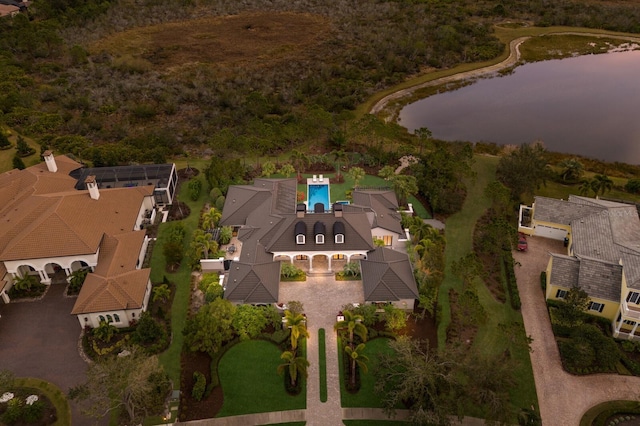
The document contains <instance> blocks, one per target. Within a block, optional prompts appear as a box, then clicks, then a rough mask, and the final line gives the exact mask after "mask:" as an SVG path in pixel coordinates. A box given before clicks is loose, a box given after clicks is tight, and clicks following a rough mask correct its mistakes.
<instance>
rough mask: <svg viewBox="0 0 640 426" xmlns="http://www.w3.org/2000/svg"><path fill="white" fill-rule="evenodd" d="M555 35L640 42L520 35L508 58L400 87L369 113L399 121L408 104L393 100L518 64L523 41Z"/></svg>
mask: <svg viewBox="0 0 640 426" xmlns="http://www.w3.org/2000/svg"><path fill="white" fill-rule="evenodd" d="M554 35H578V36H585V37H596V38H613V39H618V40H626V41H630V42H636V43H640V36H633V35H629V36H625V35H620V34H607V33H588V32H578V31H558V32H554V31H550V32H548V33H544V34H538V35H527V36H520V37H517V38H514V39H511V40H510V41H509V43H508V46H509V54H508V56H507V58H506V59H503V60H502V61H500V62H497V63H495V64H492V65H488V66H485V67H480V68H476V69H472V70H469V71H460V72H457V73H454V74H451V75H447V76H443V77H439V78H435V79H433V80H429V81H426V82H423V83H417V84H415V85H413V86H410V87H407V88H403V89H398V90H396V91H394V92H392V93H390V94H388V95H386V96H384V97H383V98H381V99H380V100H378V101H376V102H375V103H374V104H373V106H372V107H371V108H370V109H369V111H368V114H374V115H378V114H380V113H382V112H384V111H387V112H389V114H388V115H387V116H386V117H384V121H385V122H386V123H389V122H391V121H397V119H398V115H399V113H400V110H402V108H403V107H404V106H406V104H401V105H402V106H401V107H400V108H398V109H397V110H389V109H388V107H389V104H390V103H391V102H393V101H398V100H401V99H403V98H406V97H409V96H412V95H413V94H414V93H415V92H416V91H417V90H420V89H424V88H427V87H434V86H439V85H442V84H447V83H453V82H459V81H463V80H468V79H472V78H477V77H481V76H484V75H487V74H491V73H494V72H498V71H501V70H504V69H506V68H509V67H512V66H514V65H517V64H518V62H519V61H520V56H521V55H520V49H519V48H520V45H521V44H522V43H524V42H525V41H527V40H529V39H531V38H533V37H541V36H554ZM405 84H406V82H405ZM420 99H424V98H420ZM407 104H408V103H407Z"/></svg>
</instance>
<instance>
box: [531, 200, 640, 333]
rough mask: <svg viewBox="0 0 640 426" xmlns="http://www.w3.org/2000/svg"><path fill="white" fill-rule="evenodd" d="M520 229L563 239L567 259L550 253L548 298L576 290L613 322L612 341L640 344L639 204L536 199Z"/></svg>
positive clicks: (593, 309)
mask: <svg viewBox="0 0 640 426" xmlns="http://www.w3.org/2000/svg"><path fill="white" fill-rule="evenodd" d="M519 230H520V231H521V232H525V233H527V234H529V235H539V236H543V237H547V238H554V239H558V240H564V242H565V246H566V247H567V253H566V254H551V255H550V259H549V264H548V267H547V289H546V298H547V299H563V298H564V297H565V296H566V294H567V291H569V289H571V288H572V287H579V288H581V289H582V290H584V291H585V292H586V293H587V294H588V295H589V297H590V302H589V306H588V310H589V312H590V313H592V314H594V315H598V316H602V317H605V318H607V319H609V320H610V321H611V327H612V330H613V335H614V337H619V338H628V339H634V340H640V329H639V328H638V325H639V324H640V219H639V218H638V210H637V208H636V206H635V205H629V204H622V203H617V202H612V201H605V200H599V199H593V198H586V197H578V196H573V195H572V196H570V197H569V199H568V200H557V199H552V198H546V197H536V199H535V202H534V204H533V206H532V207H525V206H523V207H521V209H520V226H519Z"/></svg>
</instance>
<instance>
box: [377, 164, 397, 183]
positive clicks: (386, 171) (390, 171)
mask: <svg viewBox="0 0 640 426" xmlns="http://www.w3.org/2000/svg"><path fill="white" fill-rule="evenodd" d="M395 174H396V170H395V169H394V168H393V167H392V166H384V167H383V168H381V169H380V171H379V172H378V176H380V177H381V178H382V179H384V180H389V178H391V176H393V175H395Z"/></svg>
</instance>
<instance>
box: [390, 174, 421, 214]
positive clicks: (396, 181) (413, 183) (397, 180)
mask: <svg viewBox="0 0 640 426" xmlns="http://www.w3.org/2000/svg"><path fill="white" fill-rule="evenodd" d="M390 180H391V183H392V185H393V190H394V191H395V193H396V196H397V197H398V204H400V205H401V206H406V205H407V202H408V199H409V197H410V196H412V195H415V194H417V193H418V182H417V179H416V178H415V176H411V175H393V176H392V177H391V178H390Z"/></svg>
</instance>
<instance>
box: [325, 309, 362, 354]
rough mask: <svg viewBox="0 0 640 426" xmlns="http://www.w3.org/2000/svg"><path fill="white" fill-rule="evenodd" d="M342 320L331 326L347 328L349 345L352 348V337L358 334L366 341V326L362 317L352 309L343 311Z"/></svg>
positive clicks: (338, 328)
mask: <svg viewBox="0 0 640 426" xmlns="http://www.w3.org/2000/svg"><path fill="white" fill-rule="evenodd" d="M343 315H344V320H342V321H339V322H337V323H336V325H335V326H334V327H333V328H334V329H335V330H347V332H348V333H349V346H351V348H352V349H353V337H354V336H359V337H360V338H361V339H362V341H363V342H366V341H367V327H366V326H365V325H364V324H363V323H362V321H363V320H364V317H363V316H362V315H359V314H356V313H354V312H353V311H349V310H346V311H344V312H343Z"/></svg>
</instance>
